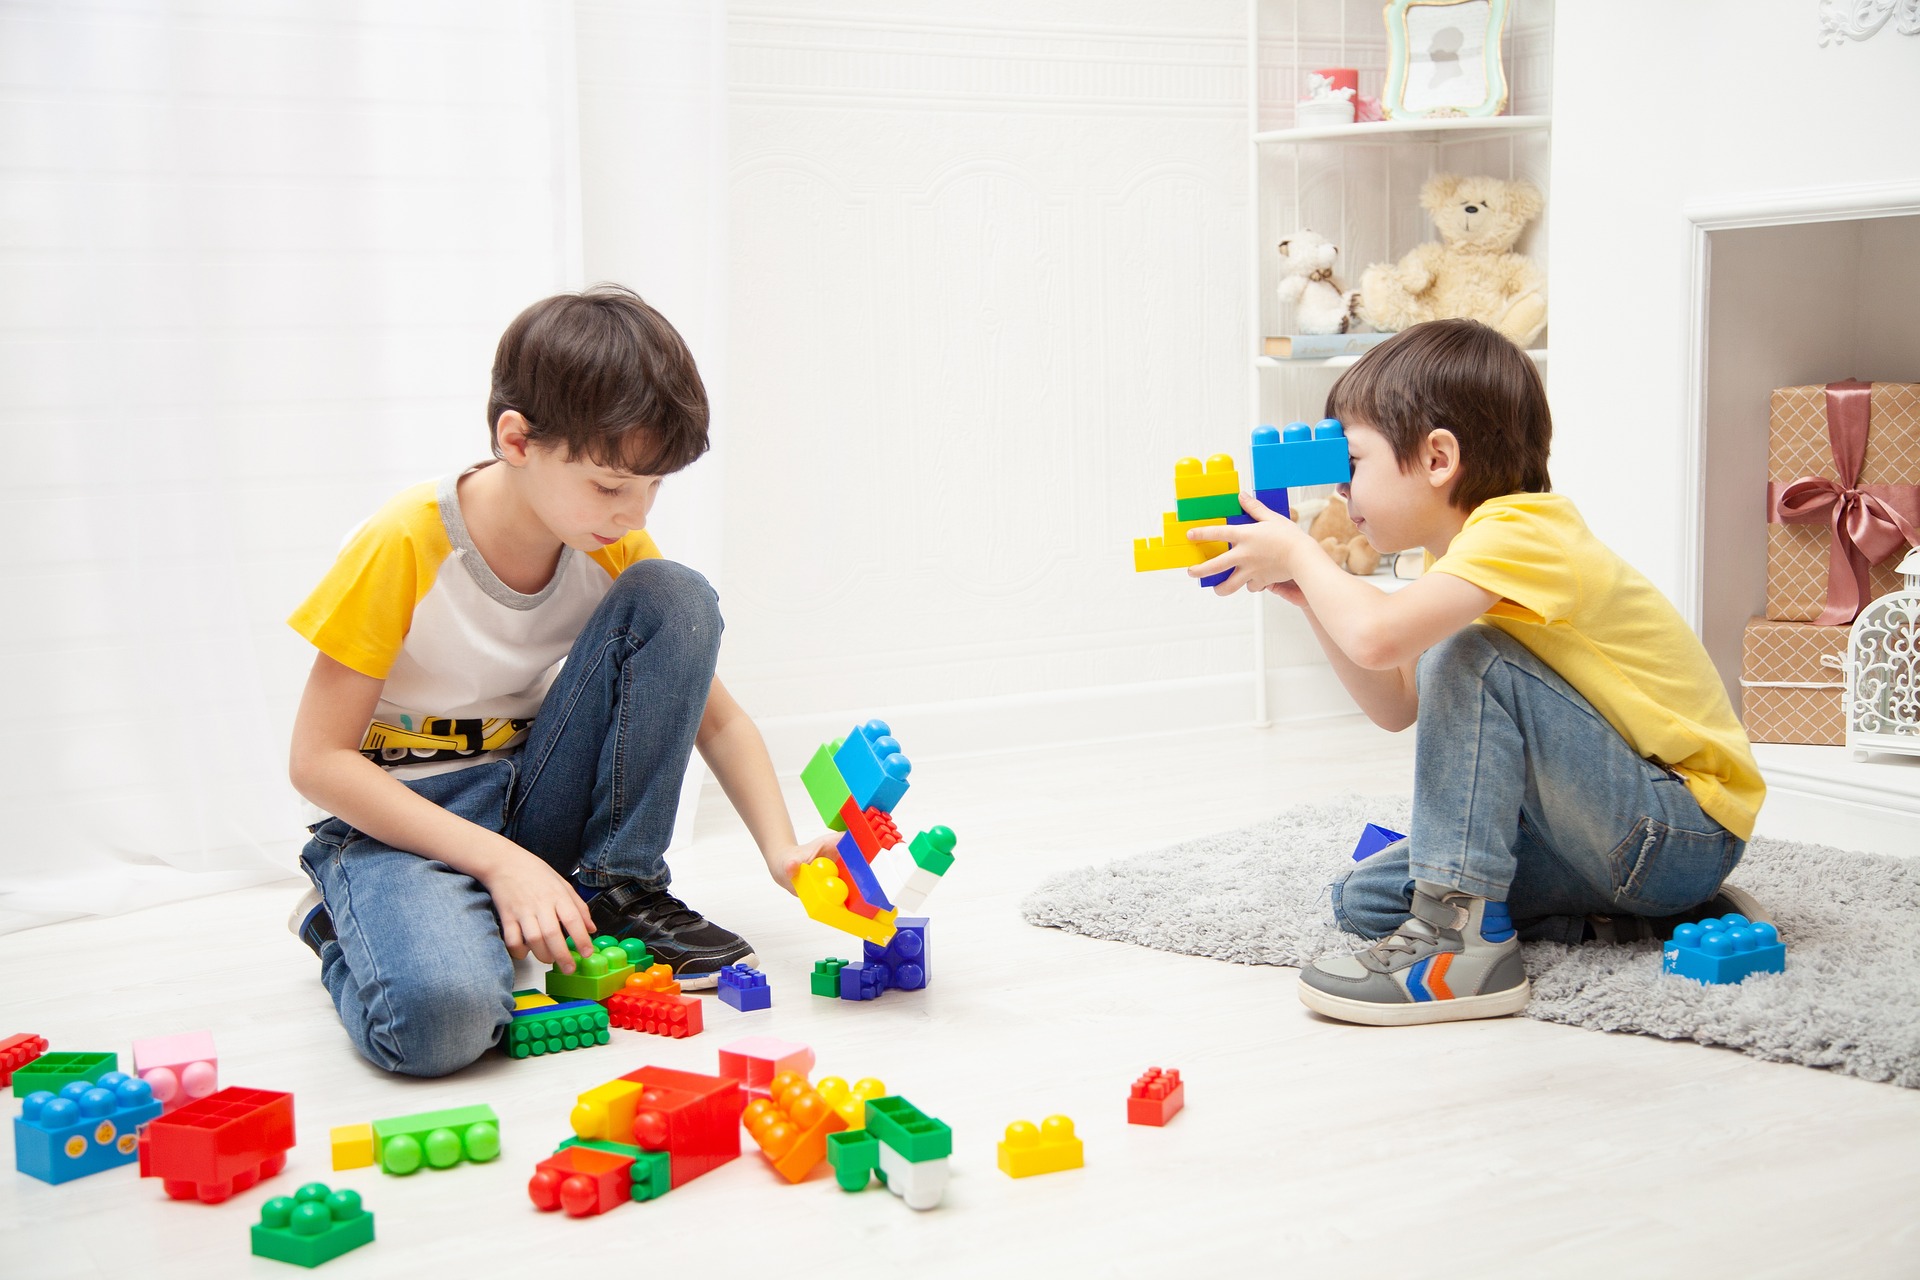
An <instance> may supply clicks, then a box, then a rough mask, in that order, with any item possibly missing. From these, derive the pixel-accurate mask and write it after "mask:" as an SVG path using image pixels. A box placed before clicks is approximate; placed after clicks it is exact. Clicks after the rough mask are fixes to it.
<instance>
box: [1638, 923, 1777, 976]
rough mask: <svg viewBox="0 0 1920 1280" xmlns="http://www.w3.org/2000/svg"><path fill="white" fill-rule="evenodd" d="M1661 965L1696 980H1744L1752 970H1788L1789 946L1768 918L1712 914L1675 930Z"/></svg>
mask: <svg viewBox="0 0 1920 1280" xmlns="http://www.w3.org/2000/svg"><path fill="white" fill-rule="evenodd" d="M1660 967H1661V969H1663V970H1664V971H1665V972H1667V973H1677V974H1679V975H1680V976H1681V977H1683V978H1692V979H1693V980H1694V981H1695V982H1705V983H1728V982H1741V981H1744V980H1745V979H1746V978H1747V977H1748V976H1749V975H1751V974H1756V973H1782V972H1784V971H1785V970H1786V967H1787V948H1786V944H1785V943H1783V942H1781V941H1780V932H1779V930H1777V929H1775V928H1774V927H1773V926H1772V925H1770V924H1768V923H1767V922H1766V921H1764V920H1761V921H1758V922H1754V921H1750V920H1748V919H1747V918H1746V917H1745V916H1743V915H1739V914H1737V913H1736V914H1732V915H1724V916H1710V917H1708V918H1707V919H1705V920H1702V921H1700V922H1699V923H1697V924H1683V925H1681V926H1680V927H1679V928H1678V929H1675V930H1674V931H1673V940H1672V941H1670V942H1668V943H1667V945H1666V948H1665V949H1664V950H1663V951H1662V952H1661V956H1660Z"/></svg>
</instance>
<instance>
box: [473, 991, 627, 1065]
mask: <svg viewBox="0 0 1920 1280" xmlns="http://www.w3.org/2000/svg"><path fill="white" fill-rule="evenodd" d="M611 1021H612V1015H611V1014H609V1013H608V1012H607V1009H606V1007H605V1006H604V1005H599V1004H595V1003H594V1002H593V1001H591V1000H569V1001H568V1002H566V1003H565V1004H555V1003H553V1002H551V1001H549V1002H548V1003H546V1004H544V1005H530V1006H528V1007H527V1008H525V1009H515V1010H514V1011H513V1021H511V1022H509V1023H508V1024H507V1030H506V1034H505V1035H503V1036H501V1037H500V1048H501V1050H502V1051H503V1052H505V1053H506V1055H507V1056H508V1057H509V1058H537V1057H541V1056H543V1055H545V1054H549V1053H564V1052H566V1051H567V1050H569V1049H591V1048H593V1046H595V1045H600V1044H606V1043H607V1042H608V1041H609V1040H611V1039H612V1038H613V1033H612V1032H611V1031H609V1030H608V1026H609V1024H610V1023H611Z"/></svg>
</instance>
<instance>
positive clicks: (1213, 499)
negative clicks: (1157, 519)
mask: <svg viewBox="0 0 1920 1280" xmlns="http://www.w3.org/2000/svg"><path fill="white" fill-rule="evenodd" d="M1174 507H1175V511H1174V514H1175V515H1177V516H1178V517H1179V518H1180V519H1181V520H1224V519H1226V518H1227V517H1228V516H1237V515H1239V514H1241V512H1240V495H1239V494H1237V493H1216V494H1213V495H1210V496H1208V497H1204V498H1177V499H1175V500H1174Z"/></svg>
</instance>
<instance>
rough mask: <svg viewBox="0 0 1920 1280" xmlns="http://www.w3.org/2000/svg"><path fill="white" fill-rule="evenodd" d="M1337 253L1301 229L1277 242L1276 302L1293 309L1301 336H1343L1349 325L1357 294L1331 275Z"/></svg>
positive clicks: (1319, 239)
mask: <svg viewBox="0 0 1920 1280" xmlns="http://www.w3.org/2000/svg"><path fill="white" fill-rule="evenodd" d="M1339 256H1340V250H1339V249H1337V248H1336V247H1334V245H1333V243H1332V242H1331V241H1329V240H1328V239H1327V238H1326V237H1324V236H1320V235H1316V234H1315V233H1313V232H1311V231H1308V230H1306V229H1305V228H1302V229H1301V230H1299V231H1296V232H1294V233H1293V234H1292V235H1290V236H1288V237H1287V238H1286V239H1285V240H1282V241H1281V242H1280V261H1281V262H1282V263H1283V264H1284V266H1285V271H1286V274H1285V275H1283V276H1282V277H1281V278H1280V285H1279V293H1280V301H1281V302H1282V303H1284V304H1287V305H1290V306H1292V307H1293V309H1294V323H1295V324H1296V325H1298V326H1299V332H1301V333H1345V332H1347V330H1348V326H1349V325H1351V324H1352V323H1353V320H1354V315H1353V309H1354V307H1355V305H1356V304H1357V302H1358V300H1359V296H1360V295H1359V294H1358V293H1357V292H1349V291H1348V289H1347V287H1346V286H1345V285H1343V284H1341V283H1340V281H1339V280H1338V279H1337V278H1336V277H1335V276H1334V274H1333V264H1334V260H1335V259H1336V258H1338V257H1339Z"/></svg>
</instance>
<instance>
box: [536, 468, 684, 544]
mask: <svg viewBox="0 0 1920 1280" xmlns="http://www.w3.org/2000/svg"><path fill="white" fill-rule="evenodd" d="M526 458H527V465H526V467H525V469H524V472H523V474H524V475H525V476H526V479H527V481H528V482H529V483H528V485H527V490H526V495H527V501H528V503H529V505H531V506H532V507H533V510H534V514H535V515H536V516H538V517H539V519H540V522H541V523H542V524H544V525H546V526H547V529H548V530H549V531H550V532H552V533H553V535H554V536H555V537H557V538H559V539H560V541H562V542H564V543H566V544H567V545H568V546H570V547H572V548H574V549H575V550H576V551H598V550H599V549H600V548H601V547H605V546H610V545H612V544H613V543H616V542H618V541H620V539H621V538H623V537H625V536H626V535H627V534H629V533H631V532H632V531H633V530H635V529H644V528H646V527H647V516H648V514H649V513H650V512H651V511H652V510H653V501H654V499H655V498H657V497H658V496H659V494H660V479H661V478H660V477H659V476H641V475H634V474H632V473H630V472H626V471H616V470H614V469H613V468H612V467H606V466H602V465H601V464H599V463H597V462H594V461H592V460H591V459H588V458H570V457H568V456H567V455H566V453H565V451H564V450H562V449H559V448H548V447H546V446H544V445H539V444H530V445H529V446H528V447H527V451H526Z"/></svg>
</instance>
